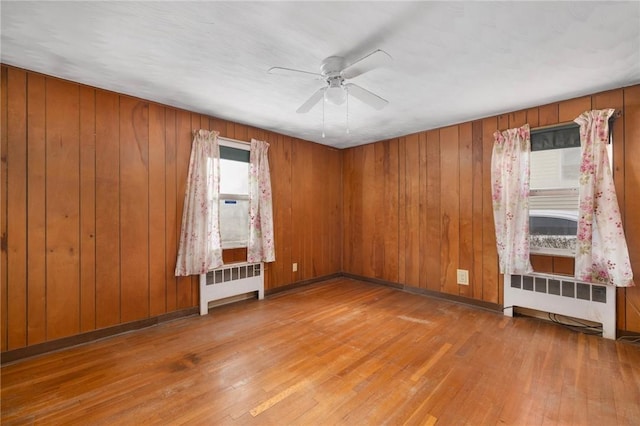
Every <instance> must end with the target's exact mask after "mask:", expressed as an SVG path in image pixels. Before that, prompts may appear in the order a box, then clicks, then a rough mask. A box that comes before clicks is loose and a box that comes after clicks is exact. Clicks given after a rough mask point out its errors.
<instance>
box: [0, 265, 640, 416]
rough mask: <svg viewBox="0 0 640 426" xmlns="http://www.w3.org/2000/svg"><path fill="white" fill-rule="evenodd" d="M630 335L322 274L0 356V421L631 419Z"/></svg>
mask: <svg viewBox="0 0 640 426" xmlns="http://www.w3.org/2000/svg"><path fill="white" fill-rule="evenodd" d="M639 401H640V347H638V346H636V345H632V344H629V343H622V342H612V341H608V340H605V339H603V338H601V337H596V336H587V335H583V334H577V333H574V332H572V331H569V330H567V329H564V328H562V327H560V326H558V325H554V324H550V323H546V322H543V321H540V320H536V319H531V318H522V317H521V318H518V317H516V318H507V317H503V316H502V315H500V314H499V313H493V312H489V311H485V310H481V309H477V308H473V307H468V306H463V305H459V304H455V303H452V302H448V301H444V300H438V299H432V298H429V297H425V296H421V295H414V294H410V293H406V292H403V291H400V290H397V289H392V288H388V287H384V286H378V285H374V284H370V283H364V282H359V281H355V280H351V279H345V278H340V279H334V280H331V281H328V282H324V283H317V284H314V285H310V286H307V287H303V288H299V289H296V290H292V291H289V292H286V293H279V294H276V295H273V296H270V297H268V298H267V299H265V300H264V301H257V300H249V301H245V302H239V303H236V304H233V305H227V306H223V307H218V308H215V309H212V310H210V312H209V315H206V316H204V317H189V318H183V319H179V320H176V321H172V322H169V323H163V324H161V325H159V326H156V327H153V328H149V329H145V330H138V331H135V332H131V333H128V334H125V335H120V336H116V337H111V338H108V339H104V340H101V341H98V342H94V343H91V344H87V345H83V346H80V347H75V348H71V349H68V350H64V351H60V352H57V353H52V354H47V355H43V356H39V357H35V358H32V359H27V360H23V361H19V362H16V363H13V364H10V365H5V366H3V367H2V424H4V425H13V424H92V425H93V424H98V425H100V424H109V425H112V424H136V425H137V424H159V425H160V424H162V425H165V424H187V423H188V424H216V425H224V424H229V425H245V424H253V425H270V424H274V425H286V424H299V425H330V424H357V425H362V424H376V425H377V424H392V425H395V424H439V425H450V424H472V425H479V424H514V425H523V424H526V425H529V424H531V425H537V424H593V425H611V424H638V422H639V421H640V404H639Z"/></svg>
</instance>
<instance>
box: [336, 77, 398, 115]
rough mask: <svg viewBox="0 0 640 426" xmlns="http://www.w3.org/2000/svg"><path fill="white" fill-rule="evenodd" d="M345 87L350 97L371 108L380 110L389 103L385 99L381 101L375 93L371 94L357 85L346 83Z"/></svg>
mask: <svg viewBox="0 0 640 426" xmlns="http://www.w3.org/2000/svg"><path fill="white" fill-rule="evenodd" d="M345 87H346V88H347V90H348V92H349V94H350V95H352V96H353V97H354V98H356V99H358V100H359V101H361V102H363V103H365V104H367V105H369V106H370V107H372V108H375V109H378V110H380V109H382V108H384V107H385V106H386V105H387V104H388V103H389V101H387V100H386V99H383V98H381V97H380V96H378V95H376V94H375V93H371V92H370V91H368V90H366V89H363V88H362V87H360V86H358V85H357V84H353V83H347V84H345Z"/></svg>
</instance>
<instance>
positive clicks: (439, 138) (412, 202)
mask: <svg viewBox="0 0 640 426" xmlns="http://www.w3.org/2000/svg"><path fill="white" fill-rule="evenodd" d="M592 108H598V109H599V108H616V109H619V110H621V111H622V112H623V115H622V117H620V118H618V119H617V120H616V121H615V124H614V128H613V133H614V169H615V172H614V179H615V185H616V191H617V195H618V202H619V204H620V207H621V211H622V215H623V220H624V224H625V231H626V236H627V243H628V245H629V251H630V256H631V261H632V267H633V269H634V272H635V277H636V282H638V284H639V285H640V214H638V212H639V211H640V161H638V160H640V86H632V87H628V88H624V89H618V90H612V91H608V92H604V93H598V94H595V95H592V96H585V97H580V98H577V99H571V100H567V101H563V102H558V103H553V104H550V105H543V106H540V107H536V108H530V109H527V110H524V111H516V112H513V113H508V114H503V115H499V116H495V117H488V118H484V119H481V120H477V121H473V122H468V123H462V124H459V125H455V126H450V127H445V128H441V129H435V130H429V131H424V132H420V133H416V134H412V135H407V136H404V137H400V138H395V139H391V140H386V141H380V142H376V143H373V144H369V145H363V146H359V147H354V148H350V149H347V150H345V151H344V160H343V166H344V170H343V176H344V186H343V226H344V238H343V241H344V246H343V271H344V272H346V273H350V274H354V275H359V276H362V277H367V278H375V279H380V280H384V281H388V282H390V283H394V284H400V285H405V286H408V287H413V288H416V289H426V290H432V291H436V292H440V293H445V294H450V295H455V296H462V297H466V298H470V299H476V300H479V301H486V302H491V303H498V304H501V303H502V292H503V290H502V276H501V275H500V274H499V273H498V259H497V252H496V248H495V234H494V226H493V211H492V205H491V189H490V173H491V171H490V165H491V150H492V147H493V133H494V132H495V131H496V130H497V129H500V130H505V129H508V128H512V127H517V126H521V125H523V124H525V123H529V125H530V126H531V127H532V128H533V127H538V126H545V125H552V124H557V123H562V122H567V121H572V120H573V119H574V118H575V117H577V116H578V115H579V114H581V113H582V112H583V111H586V110H590V109H592ZM532 263H533V266H534V269H535V270H536V271H541V272H555V273H559V274H568V275H573V267H574V264H573V259H567V258H560V257H549V256H532ZM456 269H466V270H468V271H469V275H470V285H469V286H462V285H458V284H457V283H456V282H457V281H456ZM618 328H619V329H621V330H627V331H633V332H640V288H639V287H635V288H629V289H619V290H618Z"/></svg>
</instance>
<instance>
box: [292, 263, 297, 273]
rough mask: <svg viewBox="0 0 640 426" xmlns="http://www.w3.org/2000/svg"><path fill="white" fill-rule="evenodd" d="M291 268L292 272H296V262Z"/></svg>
mask: <svg viewBox="0 0 640 426" xmlns="http://www.w3.org/2000/svg"><path fill="white" fill-rule="evenodd" d="M291 270H292V271H293V272H298V264H297V263H294V264H293V265H292V266H291Z"/></svg>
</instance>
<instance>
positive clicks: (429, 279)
mask: <svg viewBox="0 0 640 426" xmlns="http://www.w3.org/2000/svg"><path fill="white" fill-rule="evenodd" d="M425 148H426V155H427V158H426V160H427V162H426V166H427V167H426V168H427V174H426V176H425V177H426V183H425V191H424V192H426V194H425V197H424V200H425V204H424V205H425V206H426V212H424V213H422V212H421V214H424V215H425V216H426V219H427V222H426V225H427V226H426V230H425V231H426V232H425V234H424V241H425V243H426V245H427V246H426V247H425V250H424V252H423V253H424V254H423V255H421V259H423V261H424V262H425V264H426V268H425V269H424V270H422V269H421V271H423V272H424V273H423V274H422V275H423V277H422V279H424V280H425V282H424V286H421V287H423V288H427V289H429V290H435V291H440V275H441V274H440V248H441V244H442V239H441V235H442V233H441V231H440V229H441V221H440V190H441V187H440V180H441V179H440V132H439V131H430V132H427V136H426V146H425ZM409 232H411V230H409ZM406 256H415V254H414V253H406ZM422 279H421V282H422Z"/></svg>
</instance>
